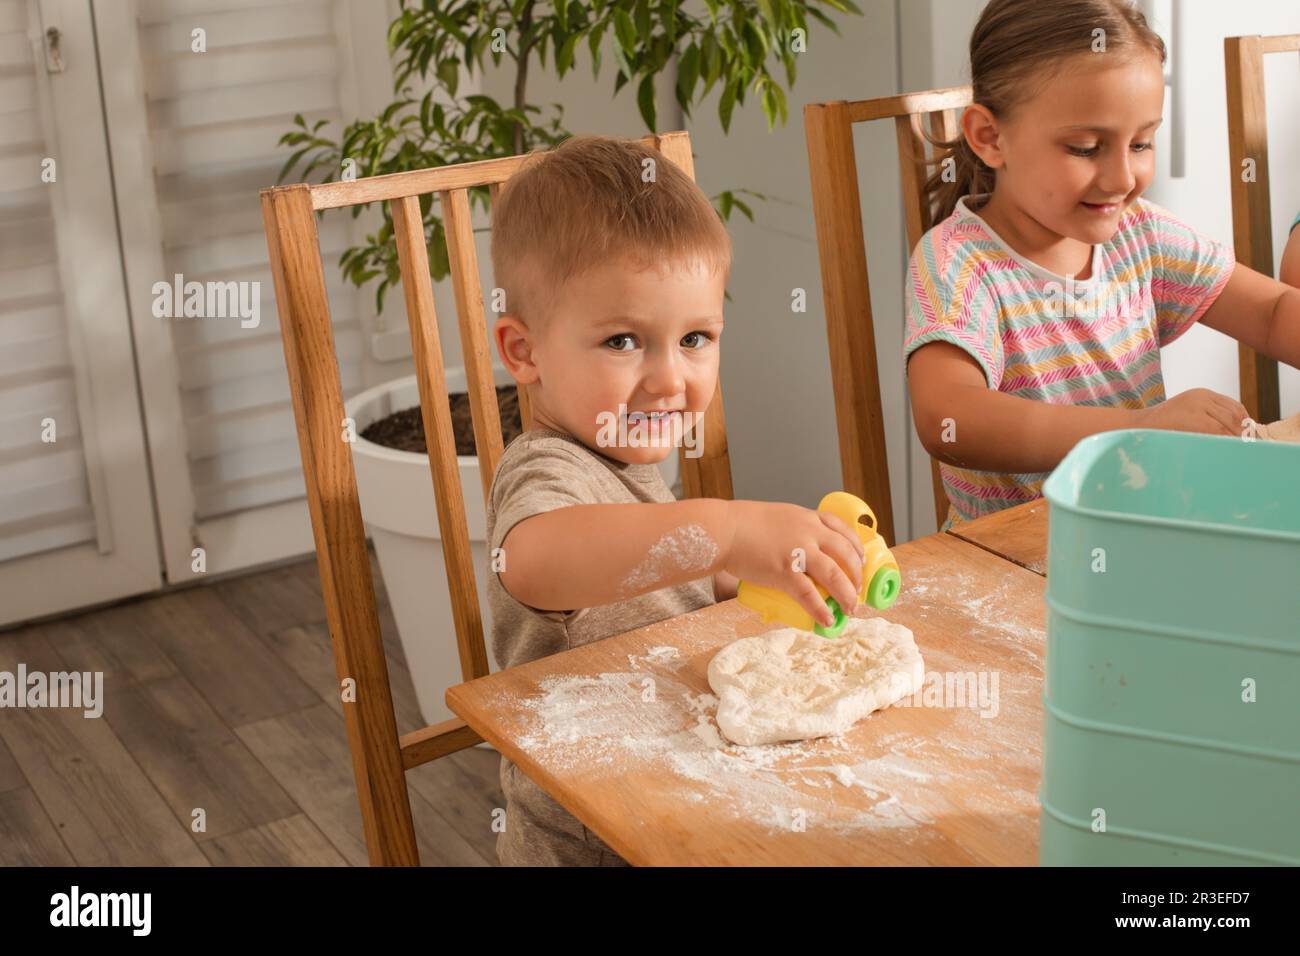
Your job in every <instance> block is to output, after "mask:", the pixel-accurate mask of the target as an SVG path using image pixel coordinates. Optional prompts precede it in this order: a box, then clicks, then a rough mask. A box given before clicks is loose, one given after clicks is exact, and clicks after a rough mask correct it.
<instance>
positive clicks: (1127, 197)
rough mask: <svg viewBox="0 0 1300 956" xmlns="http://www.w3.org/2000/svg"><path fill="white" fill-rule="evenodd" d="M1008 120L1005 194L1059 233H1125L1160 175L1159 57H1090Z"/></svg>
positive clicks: (1100, 237)
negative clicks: (1134, 207) (1132, 210)
mask: <svg viewBox="0 0 1300 956" xmlns="http://www.w3.org/2000/svg"><path fill="white" fill-rule="evenodd" d="M1074 59H1075V62H1073V63H1071V64H1069V65H1068V66H1067V67H1066V68H1065V69H1063V70H1060V71H1059V72H1058V73H1057V74H1056V75H1055V76H1053V77H1052V79H1051V81H1050V82H1049V83H1048V84H1047V85H1046V87H1045V88H1044V89H1042V90H1041V91H1040V92H1039V93H1038V94H1037V95H1036V96H1034V97H1033V98H1032V99H1030V100H1028V101H1026V102H1025V103H1022V104H1021V105H1020V106H1018V107H1017V108H1016V109H1015V110H1014V111H1013V112H1012V115H1011V116H1010V117H1008V119H1007V121H1006V122H1003V123H999V126H998V132H999V133H1000V134H1001V135H1000V136H999V137H998V139H999V144H998V145H999V148H1000V158H1001V160H1002V162H1003V164H1004V165H1003V166H1002V167H1001V168H999V169H998V174H997V176H998V183H997V192H999V193H1005V198H1006V199H1009V200H1010V201H1011V204H1012V205H1013V206H1014V207H1015V208H1017V209H1019V210H1020V211H1021V212H1022V213H1024V214H1026V215H1027V216H1029V217H1030V218H1031V219H1033V220H1034V221H1036V222H1037V223H1038V224H1039V225H1041V226H1043V227H1045V228H1047V229H1048V230H1050V231H1051V232H1053V233H1055V234H1057V235H1059V236H1066V237H1069V238H1071V239H1076V240H1079V241H1080V242H1085V243H1088V244H1094V243H1102V242H1105V241H1107V240H1108V239H1110V238H1111V237H1112V236H1114V235H1115V230H1116V229H1117V228H1118V227H1119V219H1120V216H1121V215H1122V214H1123V212H1124V210H1125V209H1126V208H1127V207H1128V206H1129V205H1130V204H1131V203H1132V202H1133V201H1134V200H1136V199H1137V198H1138V197H1139V196H1140V195H1141V194H1142V193H1143V191H1144V190H1145V189H1146V188H1147V186H1149V185H1150V183H1151V179H1152V177H1153V176H1154V174H1155V152H1154V149H1155V133H1156V127H1157V126H1158V125H1159V122H1160V117H1161V111H1162V109H1163V106H1164V90H1165V86H1164V75H1163V73H1162V70H1161V65H1160V60H1159V58H1158V57H1156V56H1155V55H1154V54H1151V55H1141V56H1136V57H1124V58H1123V59H1117V58H1114V57H1113V56H1110V57H1108V56H1107V54H1104V53H1096V54H1083V55H1080V56H1078V57H1075V58H1074Z"/></svg>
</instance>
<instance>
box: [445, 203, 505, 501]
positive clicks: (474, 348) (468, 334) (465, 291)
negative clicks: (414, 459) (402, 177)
mask: <svg viewBox="0 0 1300 956" xmlns="http://www.w3.org/2000/svg"><path fill="white" fill-rule="evenodd" d="M439 196H440V199H441V200H442V221H443V225H444V228H445V229H446V233H447V252H448V256H449V258H450V260H451V285H452V289H453V290H454V291H455V294H456V318H457V320H458V321H459V323H460V347H461V352H462V353H463V354H464V357H465V383H466V387H467V391H468V392H469V403H470V413H471V415H472V417H473V419H474V445H475V448H476V450H477V452H478V461H479V475H480V476H481V478H482V482H483V503H484V504H485V505H486V504H487V503H488V492H489V491H490V490H491V488H492V476H493V475H495V474H496V471H497V462H499V461H500V460H501V452H502V442H501V410H500V408H499V406H498V405H497V392H496V383H495V381H494V378H493V375H492V348H491V346H490V345H489V344H488V338H487V323H486V322H485V321H484V319H483V289H482V284H481V283H480V282H479V275H478V253H477V251H476V250H475V247H474V228H473V223H472V222H471V218H472V217H471V213H470V205H469V192H468V190H465V189H453V190H450V191H448V192H445V193H440V194H439ZM519 391H523V389H520V390H519Z"/></svg>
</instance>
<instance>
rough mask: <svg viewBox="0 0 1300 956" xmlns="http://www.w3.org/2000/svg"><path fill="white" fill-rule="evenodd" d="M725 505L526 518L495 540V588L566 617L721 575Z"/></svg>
mask: <svg viewBox="0 0 1300 956" xmlns="http://www.w3.org/2000/svg"><path fill="white" fill-rule="evenodd" d="M732 504H733V502H730V501H726V500H723V499H721V498H692V499H690V500H687V501H675V502H669V503H664V504H656V503H646V504H609V505H571V506H569V507H567V508H556V509H555V510H553V511H547V512H543V513H542V514H538V515H533V516H532V517H530V518H526V519H524V520H523V521H520V522H519V523H518V524H517V525H515V526H514V527H513V528H511V529H510V533H509V534H507V535H506V538H505V540H504V541H503V542H502V551H503V555H504V558H505V560H504V569H503V570H502V571H501V572H500V574H501V583H502V584H503V585H504V586H505V588H506V590H507V591H509V592H510V594H511V595H513V596H514V598H515V599H516V600H518V601H520V602H522V603H524V604H527V605H529V606H530V607H535V608H538V609H540V610H555V611H567V610H571V609H574V608H583V607H595V606H597V605H600V604H610V603H613V602H615V601H623V600H627V599H628V598H630V597H633V596H635V595H637V594H644V593H646V592H647V591H655V590H658V589H660V588H666V587H672V586H673V585H676V584H682V583H684V582H686V581H693V580H696V579H698V578H702V577H708V576H709V575H711V574H714V573H715V572H718V571H721V570H722V565H723V562H724V561H725V560H726V556H727V554H728V552H729V550H730V548H731V544H732V539H733V537H734V534H735V523H734V518H733V513H732V512H733V509H732V508H731V505H732ZM560 568H562V569H564V571H563V573H556V570H557V569H560Z"/></svg>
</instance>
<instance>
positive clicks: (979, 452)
mask: <svg viewBox="0 0 1300 956" xmlns="http://www.w3.org/2000/svg"><path fill="white" fill-rule="evenodd" d="M907 383H908V389H909V392H910V394H911V398H912V418H913V419H914V420H915V422H916V432H917V434H918V435H919V436H920V437H921V444H922V445H924V446H925V450H926V451H928V452H929V453H930V454H931V455H932V456H933V457H935V458H937V459H939V460H940V461H942V462H945V463H946V464H949V465H955V466H956V467H958V468H971V469H974V470H976V471H1000V472H1017V473H1035V472H1041V471H1051V470H1052V469H1053V468H1055V467H1056V466H1057V465H1059V464H1060V463H1061V460H1062V459H1063V458H1064V457H1065V456H1066V454H1067V453H1068V452H1069V451H1070V449H1071V448H1073V447H1074V446H1075V445H1076V444H1078V443H1079V442H1080V441H1081V440H1082V439H1084V438H1087V437H1088V436H1089V435H1095V434H1097V433H1098V432H1105V431H1112V430H1114V429H1117V428H1161V429H1166V430H1170V431H1191V432H1203V433H1207V434H1214V435H1241V434H1242V429H1243V427H1244V420H1245V418H1246V410H1245V408H1243V407H1242V405H1241V403H1240V402H1238V401H1236V400H1235V399H1231V398H1228V397H1227V396H1226V395H1219V394H1217V393H1215V392H1212V391H1210V390H1209V389H1204V388H1196V389H1192V390H1190V391H1187V392H1183V393H1182V394H1180V395H1176V396H1175V397H1173V398H1171V399H1170V400H1169V401H1167V402H1162V403H1161V404H1159V405H1155V406H1153V407H1151V408H1139V409H1133V408H1099V407H1096V406H1091V405H1053V404H1051V403H1050V402H1038V401H1033V400H1031V399H1027V398H1017V397H1016V396H1014V395H1006V394H1004V393H1002V392H998V391H995V390H993V389H991V388H989V387H988V384H987V382H986V380H985V378H984V372H983V371H982V370H981V369H980V367H979V364H978V363H977V362H976V361H975V359H973V358H972V357H971V356H970V355H968V354H967V353H966V352H965V351H963V350H962V349H960V348H958V347H957V346H955V345H950V344H948V343H947V342H930V343H929V344H927V345H923V346H921V347H920V348H918V349H917V350H916V351H915V352H913V353H912V355H911V358H910V360H909V361H908V365H907ZM948 438H951V439H952V440H951V441H948V440H946V439H948Z"/></svg>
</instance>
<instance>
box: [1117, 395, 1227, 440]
mask: <svg viewBox="0 0 1300 956" xmlns="http://www.w3.org/2000/svg"><path fill="white" fill-rule="evenodd" d="M1249 417H1250V416H1249V415H1248V414H1247V412H1246V406H1244V405H1242V404H1241V402H1239V401H1237V400H1236V399H1235V398H1229V397H1228V396H1227V395H1220V394H1219V393H1218V392H1215V391H1211V390H1210V389H1208V388H1193V389H1191V390H1190V391H1186V392H1183V393H1182V394H1180V395H1175V396H1174V397H1173V398H1171V399H1169V400H1168V401H1167V402H1161V403H1160V404H1159V405H1155V406H1152V407H1151V408H1143V409H1139V410H1138V411H1137V412H1136V414H1135V415H1134V426H1135V427H1137V428H1161V429H1164V430H1165V431H1175V432H1203V433H1205V434H1207V435H1233V436H1236V437H1241V436H1242V435H1243V434H1244V433H1245V428H1246V425H1245V421H1246V419H1248V418H1249Z"/></svg>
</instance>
